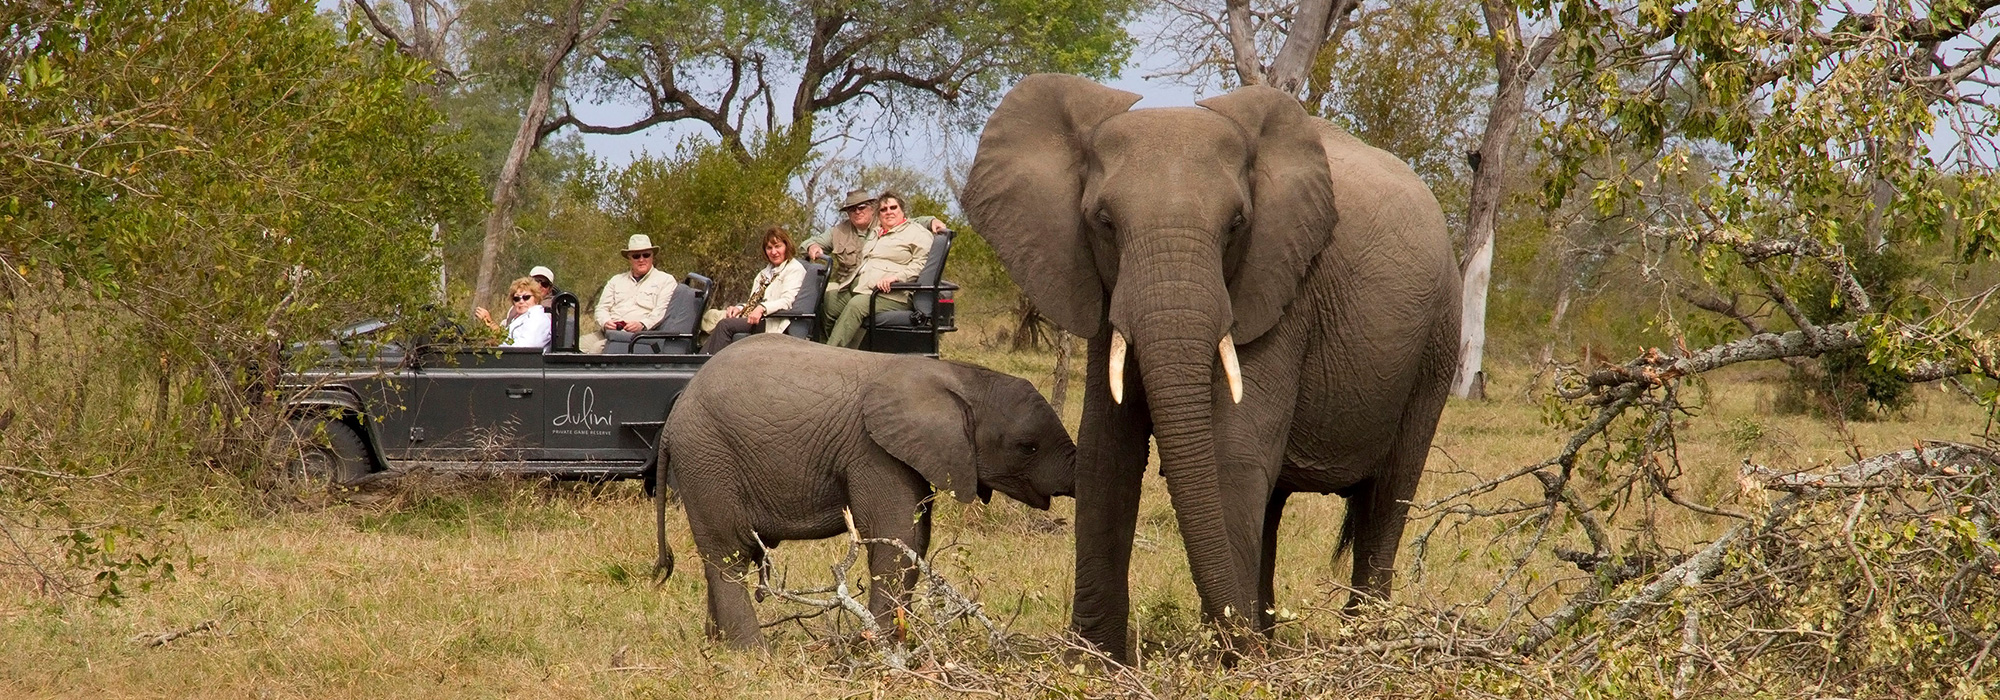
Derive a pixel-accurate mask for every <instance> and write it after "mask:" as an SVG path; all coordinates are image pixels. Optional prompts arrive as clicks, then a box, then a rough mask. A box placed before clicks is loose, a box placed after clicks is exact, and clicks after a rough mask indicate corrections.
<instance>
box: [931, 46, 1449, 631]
mask: <svg viewBox="0 0 2000 700" xmlns="http://www.w3.org/2000/svg"><path fill="white" fill-rule="evenodd" d="M1138 99H1139V96H1138V95H1135V94H1132V93H1128V92H1123V91H1119V90H1114V89H1111V88H1106V87H1103V86H1101V85H1097V84H1095V83H1092V82H1090V81H1088V80H1085V79H1083V78H1077V77H1073V76H1065V75H1035V76H1030V77H1029V78H1027V79H1025V80H1023V81H1021V82H1020V84H1018V85H1017V86H1015V87H1014V89H1013V90H1011V91H1010V92H1009V93H1008V94H1007V96H1006V97H1005V98H1004V99H1003V100H1002V101H1001V104H1000V106H999V108H998V109H997V110H995V112H994V113H993V116H992V117H991V118H990V119H989V120H988V121H987V123H986V128H985V130H984V132H982V134H981V135H980V143H979V153H978V156H977V157H976V159H975V160H974V162H973V167H972V172H971V175H970V176H969V178H968V179H967V182H966V185H965V189H964V192H963V193H962V195H961V198H960V201H961V203H962V204H963V205H964V208H965V211H966V214H967V215H968V217H969V218H970V219H971V222H972V228H973V230H975V231H977V232H978V233H979V234H980V235H981V236H983V237H985V238H986V239H987V240H988V241H990V242H992V244H993V247H994V249H995V250H996V251H998V252H999V254H1000V257H1001V260H1002V261H1003V262H1005V263H1006V265H1007V268H1008V270H1009V272H1010V273H1011V274H1012V275H1013V277H1014V280H1015V281H1016V282H1017V283H1019V284H1020V285H1021V288H1022V289H1023V290H1024V291H1026V292H1027V293H1028V295H1029V297H1030V298H1031V299H1032V300H1033V301H1034V303H1035V306H1036V308H1037V309H1038V310H1040V311H1041V312H1042V313H1043V314H1045V315H1047V316H1048V317H1049V318H1051V319H1053V320H1055V321H1056V322H1057V323H1058V324H1059V325H1061V326H1062V327H1063V328H1065V329H1067V330H1069V331H1070V332H1072V333H1075V334H1077V335H1080V336H1084V337H1087V338H1089V339H1090V355H1089V377H1090V379H1089V384H1088V386H1087V387H1086V389H1085V401H1084V416H1083V424H1082V426H1081V428H1080V430H1079V433H1078V437H1077V443H1078V459H1077V552H1076V581H1077V585H1076V598H1075V607H1074V613H1073V618H1072V625H1073V626H1074V627H1075V629H1076V630H1077V631H1078V632H1079V633H1080V634H1082V636H1084V637H1085V638H1086V639H1089V640H1090V641H1091V642H1093V643H1095V644H1096V645H1097V646H1099V647H1100V648H1102V649H1104V650H1106V651H1108V652H1110V653H1112V654H1113V655H1115V656H1117V657H1119V658H1126V646H1127V640H1126V634H1127V617H1128V614H1129V609H1130V596H1129V587H1128V582H1127V577H1128V575H1129V570H1130V562H1131V550H1132V537H1133V532H1134V527H1135V520H1136V517H1137V512H1138V502H1139V484H1140V475H1141V473H1142V472H1143V470H1144V468H1145V466H1146V460H1147V438H1148V437H1151V438H1153V440H1154V441H1155V442H1156V443H1157V445H1158V448H1159V454H1160V471H1161V473H1162V474H1163V475H1164V476H1165V478H1166V481H1167V487H1168V491H1169V494H1170V496H1171V498H1172V502H1173V506H1174V511H1175V514H1176V517H1177V520H1178V522H1179V525H1180V531H1181V537H1182V539H1183V541H1184V544H1185V545H1186V549H1187V553H1188V564H1189V569H1190V571H1191V572H1192V574H1193V576H1194V582H1195V585H1196V588H1197V590H1198V591H1199V592H1200V595H1201V603H1202V610H1203V612H1204V614H1205V615H1206V616H1207V617H1208V618H1209V619H1210V620H1212V621H1215V622H1217V623H1218V624H1221V625H1223V626H1224V628H1225V631H1227V632H1229V634H1228V635H1227V636H1226V637H1225V638H1227V639H1231V640H1236V641H1244V642H1254V639H1252V638H1249V637H1246V636H1245V635H1244V634H1242V632H1243V631H1244V630H1247V629H1250V628H1251V627H1252V626H1253V625H1254V626H1256V627H1259V628H1263V629H1268V628H1269V627H1270V625H1271V615H1270V606H1271V603H1272V600H1271V599H1272V594H1273V592H1272V583H1271V581H1272V571H1273V567H1274V565H1275V562H1274V561H1273V560H1274V558H1275V554H1274V553H1275V551H1276V542H1275V541H1274V539H1275V538H1274V537H1273V533H1274V532H1275V531H1276V528H1277V525H1278V520H1279V518H1280V516H1281V515H1282V513H1283V508H1284V503H1285V500H1286V497H1287V496H1289V495H1290V494H1292V493H1295V492H1312V493H1337V494H1340V495H1342V496H1345V497H1346V499H1347V506H1348V508H1347V520H1346V524H1345V528H1344V530H1343V534H1342V542H1341V543H1340V544H1341V546H1346V545H1348V544H1350V543H1351V545H1352V547H1353V549H1354V575H1353V582H1354V586H1355V588H1356V589H1357V590H1360V591H1362V592H1364V593H1366V594H1372V595H1384V594H1386V593H1387V591H1388V589H1389V582H1390V575H1391V573H1392V572H1393V570H1394V567H1395V559H1396V550H1397V548H1398V546H1399V543H1400V540H1401V537H1402V533H1403V523H1404V519H1405V516H1406V515H1407V511H1408V505H1407V501H1408V499H1409V498H1410V497H1411V496H1412V495H1413V494H1414V493H1415V492H1416V488H1417V483H1418V480H1419V478H1420V477H1421V475H1422V473H1423V465H1424V459H1425V456H1426V454H1427V452H1428V450H1429V446H1430V442H1431V437H1432V434H1433V433H1434V432H1435V430H1436V428H1437V420H1438V416H1439V414H1440V413H1441V412H1442V410H1443V406H1444V402H1445V395H1446V391H1447V388H1448V384H1449V381H1450V379H1451V373H1452V371H1453V369H1454V367H1455V365H1456V362H1455V360H1456V354H1457V347H1458V333H1459V328H1458V323H1459V312H1458V303H1459V301H1458V300H1459V291H1458V288H1459V282H1458V267H1457V264H1456V262H1455V261H1454V259H1453V255H1452V250H1451V244H1450V241H1449V239H1448V238H1447V236H1446V232H1445V224H1444V215H1443V213H1442V211H1441V210H1440V209H1439V207H1438V203H1437V200H1436V199H1435V198H1434V197H1432V195H1431V193H1430V190H1429V189H1428V188H1426V187H1425V186H1424V184H1423V182H1422V181H1421V180H1419V179H1418V178H1417V176H1416V174H1415V173H1414V172H1412V171H1411V170H1410V168H1409V167H1408V166H1407V165H1405V164H1404V163H1403V162H1401V161H1400V160H1397V159H1396V158H1395V157H1394V156H1391V155H1389V154H1388V153H1385V152H1383V151H1380V150H1378V149H1375V148H1372V147H1370V146H1368V145H1367V144H1364V143H1362V142H1360V141H1359V140H1356V139H1355V138H1354V137H1353V136H1350V135H1348V134H1347V133H1346V132H1344V131H1342V130H1340V129H1339V128H1337V127H1335V126H1333V125H1332V124H1331V123H1328V122H1326V121H1324V120H1321V119H1316V118H1313V117H1310V116H1309V115H1307V114H1306V113H1305V110H1303V109H1302V108H1300V106H1299V104H1298V102H1297V101H1296V100H1294V99H1293V98H1291V97H1290V96H1288V95H1285V94H1284V93H1281V92H1279V91H1277V90H1273V89H1270V88H1266V87H1249V88H1243V89H1240V90H1237V91H1234V92H1231V93H1229V94H1227V95H1224V96H1221V97H1216V98H1212V99H1208V100H1204V101H1202V102H1201V103H1200V106H1199V107H1181V108H1164V109H1141V110H1132V109H1130V108H1131V106H1132V104H1133V103H1134V102H1136V101H1138ZM1114 382H1115V384H1114ZM1253 611H1254V617H1255V622H1252V615H1253Z"/></svg>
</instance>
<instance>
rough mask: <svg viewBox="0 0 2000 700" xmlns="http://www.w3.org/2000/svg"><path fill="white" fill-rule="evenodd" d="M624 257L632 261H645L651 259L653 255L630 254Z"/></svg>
mask: <svg viewBox="0 0 2000 700" xmlns="http://www.w3.org/2000/svg"><path fill="white" fill-rule="evenodd" d="M625 257H628V258H631V259H633V260H645V259H647V258H651V257H653V254H652V253H631V254H628V255H626V256H625Z"/></svg>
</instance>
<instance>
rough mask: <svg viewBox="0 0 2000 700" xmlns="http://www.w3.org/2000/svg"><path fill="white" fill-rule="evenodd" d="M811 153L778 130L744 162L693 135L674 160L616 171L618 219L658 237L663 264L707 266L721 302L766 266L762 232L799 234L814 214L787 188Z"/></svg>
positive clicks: (738, 293)
mask: <svg viewBox="0 0 2000 700" xmlns="http://www.w3.org/2000/svg"><path fill="white" fill-rule="evenodd" d="M805 152H806V147H805V145H804V144H803V143H801V142H799V141H797V140H793V139H789V138H786V137H785V135H783V134H779V135H775V136H771V137H767V138H765V139H763V140H762V141H760V142H757V143H754V144H752V146H751V150H750V155H749V158H748V159H747V160H745V159H743V158H741V157H739V156H738V155H737V153H736V152H735V150H734V149H732V148H730V147H729V146H728V145H726V144H723V143H721V142H720V141H715V140H708V139H703V138H692V139H689V140H687V141H685V142H683V143H682V144H681V147H680V150H679V152H677V153H676V154H675V155H674V157H672V158H652V157H647V158H641V159H639V160H636V161H633V163H632V164H631V165H629V166H627V167H626V168H625V169H624V170H622V171H620V172H618V173H617V174H615V175H613V176H612V178H611V185H612V189H613V193H614V194H613V195H612V197H611V201H612V205H611V206H612V212H613V216H614V217H615V218H616V219H617V220H619V221H620V222H621V223H622V224H623V225H624V228H625V230H629V231H632V232H634V233H644V234H648V235H650V236H652V238H653V242H654V243H655V244H658V245H659V246H660V250H661V256H662V258H663V259H662V260H661V261H660V263H659V264H661V265H662V266H665V265H679V266H683V267H682V269H693V270H701V271H702V272H703V273H704V274H706V275H708V276H709V277H710V278H712V279H714V280H715V283H716V288H715V290H714V292H712V293H713V294H714V295H715V298H716V299H740V298H742V297H744V296H745V295H747V294H748V293H749V291H750V278H751V276H752V275H754V274H756V272H757V270H759V269H761V268H762V267H763V265H764V263H763V251H762V249H761V248H759V247H758V241H760V240H761V239H762V237H763V234H764V231H765V230H766V229H768V228H770V227H772V226H782V227H784V228H786V229H788V230H790V231H793V232H797V231H798V230H799V229H800V228H802V227H803V226H802V224H803V223H804V222H805V221H806V220H807V218H808V217H807V214H806V212H805V211H804V210H803V208H802V207H800V206H799V204H798V202H797V201H796V200H794V199H793V198H792V195H791V191H790V187H789V185H790V182H791V176H792V172H793V171H794V170H795V169H797V168H798V164H799V163H801V162H802V161H804V160H805V159H806V158H808V157H809V156H807V155H806V154H805ZM794 237H795V238H797V237H798V236H796V235H795V236H794ZM677 276H678V275H677Z"/></svg>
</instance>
